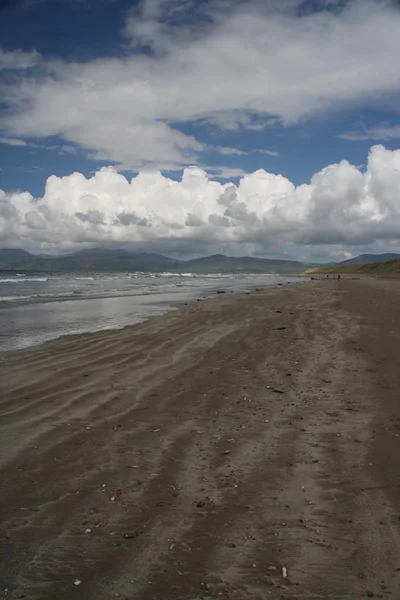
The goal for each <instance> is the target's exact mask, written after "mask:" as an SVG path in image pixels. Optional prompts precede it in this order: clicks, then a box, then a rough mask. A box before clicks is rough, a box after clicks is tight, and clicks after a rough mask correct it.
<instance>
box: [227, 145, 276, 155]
mask: <svg viewBox="0 0 400 600" xmlns="http://www.w3.org/2000/svg"><path fill="white" fill-rule="evenodd" d="M216 150H217V152H219V154H224V155H225V156H245V155H246V154H268V155H269V156H279V152H277V151H276V150H262V149H260V150H258V149H254V150H247V151H245V150H239V148H230V147H229V146H228V147H226V146H219V147H218V148H216Z"/></svg>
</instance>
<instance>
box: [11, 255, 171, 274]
mask: <svg viewBox="0 0 400 600" xmlns="http://www.w3.org/2000/svg"><path fill="white" fill-rule="evenodd" d="M177 264H180V261H177V260H174V259H172V258H168V257H166V256H161V255H159V254H146V253H138V254H130V253H126V254H122V255H120V254H117V255H115V256H113V255H112V254H111V255H109V256H107V255H104V253H102V252H101V253H99V254H97V253H94V255H92V254H87V255H86V254H84V255H81V254H73V255H69V256H54V257H52V256H46V257H30V258H29V260H24V261H22V262H19V263H13V264H11V265H9V266H8V267H7V269H8V270H14V271H15V270H19V271H45V272H47V273H54V272H57V273H62V272H77V271H86V272H87V271H97V272H106V273H109V272H121V271H122V272H135V271H143V272H152V271H154V272H160V271H166V270H171V269H172V268H174V267H175V266H176V265H177ZM3 268H4V267H3Z"/></svg>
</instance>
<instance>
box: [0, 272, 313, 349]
mask: <svg viewBox="0 0 400 600" xmlns="http://www.w3.org/2000/svg"><path fill="white" fill-rule="evenodd" d="M305 283H311V280H310V279H309V278H307V281H286V282H284V283H277V284H272V285H269V286H263V285H260V284H259V285H258V286H255V285H253V284H252V285H251V286H249V288H248V291H233V290H232V291H231V290H224V291H220V290H218V289H217V288H216V289H215V290H214V289H213V290H204V291H203V292H202V294H204V295H201V296H199V297H198V298H196V299H195V298H185V299H180V300H179V299H175V300H160V301H159V302H157V301H156V300H155V301H154V303H152V304H151V307H152V308H153V309H157V308H160V310H161V312H160V313H158V314H155V315H154V314H153V315H152V314H149V315H147V316H146V315H145V316H138V317H137V319H138V320H137V321H136V322H133V323H131V324H126V325H121V326H110V327H105V328H102V329H95V330H83V331H82V332H80V333H63V334H60V335H57V334H56V335H55V336H54V337H51V338H49V339H47V340H43V341H41V342H38V343H32V344H29V345H27V346H26V347H22V348H15V349H8V350H7V349H6V350H2V349H1V348H0V360H1V356H2V355H4V354H7V353H10V352H26V351H30V350H34V349H35V348H39V347H41V346H43V345H46V344H54V343H57V341H61V340H63V339H64V338H75V339H77V340H78V341H79V340H80V339H81V338H82V336H87V335H88V336H89V335H94V334H102V333H103V332H117V331H123V330H124V329H126V328H130V327H136V326H137V325H140V324H141V323H144V322H147V321H148V320H149V319H154V318H159V317H163V316H165V315H167V314H168V313H170V312H173V311H180V310H182V309H183V308H184V307H185V306H187V305H189V304H192V303H193V304H196V303H197V302H203V301H210V300H221V299H222V298H223V297H230V296H235V297H236V296H245V295H246V294H249V293H253V292H255V291H266V290H274V289H279V288H281V287H283V288H285V287H287V286H289V285H296V284H305ZM221 287H222V286H221ZM157 295H159V296H164V297H165V296H166V295H168V294H166V293H165V292H159V294H157V293H152V292H149V293H145V294H137V295H128V294H126V295H123V296H121V295H118V296H98V297H95V296H93V297H89V298H82V297H80V298H79V297H76V298H73V297H71V298H65V300H64V299H61V302H66V301H69V300H71V301H82V300H88V301H90V300H96V299H98V300H102V299H109V298H111V299H113V298H114V299H115V298H121V297H123V298H128V297H129V298H137V299H140V298H142V297H148V296H154V297H156V296H157ZM58 301H60V300H59V298H57V299H54V300H50V301H49V302H50V303H56V302H58ZM47 302H48V301H47V300H46V302H43V304H47ZM28 304H29V305H35V304H41V303H40V302H37V303H36V302H33V303H32V302H29V303H28ZM26 305H27V304H25V303H24V302H21V303H18V305H17V307H18V308H19V307H23V306H26ZM163 305H165V306H164V307H163V308H161V307H162V306H163ZM1 307H2V303H1V302H0V308H1ZM3 308H7V303H6V302H4V303H3Z"/></svg>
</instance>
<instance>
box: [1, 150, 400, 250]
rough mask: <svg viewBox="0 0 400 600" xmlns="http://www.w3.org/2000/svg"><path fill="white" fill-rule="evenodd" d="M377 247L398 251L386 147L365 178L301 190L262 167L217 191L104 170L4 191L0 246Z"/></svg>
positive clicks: (395, 154) (397, 156)
mask: <svg viewBox="0 0 400 600" xmlns="http://www.w3.org/2000/svg"><path fill="white" fill-rule="evenodd" d="M374 244H377V245H379V244H384V245H387V246H390V245H392V244H397V245H400V150H395V151H390V150H387V149H385V148H384V147H383V146H373V147H372V148H371V151H370V154H369V158H368V167H367V169H366V171H365V173H362V172H360V171H359V170H358V169H357V168H356V167H355V166H353V165H351V164H350V163H348V162H347V161H342V162H340V163H338V164H333V165H329V166H327V167H326V168H324V169H323V170H322V171H320V172H318V173H316V174H315V175H314V176H313V177H312V179H311V181H310V183H309V184H304V185H300V186H298V187H296V186H295V185H293V183H292V182H290V181H289V180H288V179H286V178H285V177H283V176H282V175H275V174H272V173H267V172H266V171H265V170H262V169H261V170H258V171H255V172H254V173H251V174H247V175H245V176H243V177H242V178H241V180H240V182H239V183H238V185H234V184H232V183H227V184H224V185H223V184H221V183H219V182H217V181H213V180H211V179H210V178H209V177H208V176H207V173H206V172H205V171H204V170H203V169H201V168H198V167H189V168H187V169H185V171H184V172H183V175H182V178H181V180H179V181H174V180H172V179H169V178H167V177H165V176H163V175H162V174H161V173H160V172H142V173H140V174H139V175H137V176H136V177H134V178H133V179H132V180H131V181H129V180H128V179H126V178H125V177H124V176H123V175H121V174H119V173H117V172H116V170H115V168H113V167H107V168H102V169H100V170H99V171H98V172H97V173H96V174H95V175H94V176H93V177H91V178H90V179H87V178H85V177H84V175H82V174H81V173H73V174H72V175H69V176H66V177H62V178H59V177H56V176H51V177H49V179H48V180H47V183H46V187H45V193H44V196H43V197H42V198H33V197H32V196H31V195H30V194H29V192H19V193H14V194H6V193H5V192H2V191H0V246H14V247H17V246H20V247H24V248H27V249H31V250H40V249H41V250H46V251H49V250H50V251H52V250H53V251H54V250H58V251H61V250H64V251H66V250H72V249H77V248H81V247H87V246H91V245H92V246H94V245H113V246H130V245H133V246H134V247H137V248H142V249H154V248H157V249H158V250H160V251H167V252H181V253H184V252H193V251H195V252H198V253H201V252H203V253H209V250H210V248H230V249H234V250H236V251H240V250H241V249H243V248H244V249H245V252H243V253H246V252H249V251H250V252H251V251H254V252H261V253H266V254H268V253H271V252H273V253H277V252H281V253H289V254H290V252H291V251H292V250H293V248H299V247H306V248H308V249H309V248H310V247H312V246H317V247H325V248H329V247H332V248H338V247H344V246H357V245H358V246H366V245H370V246H371V245H374ZM308 251H310V250H308ZM328 252H329V251H328Z"/></svg>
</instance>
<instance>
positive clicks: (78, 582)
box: [74, 579, 82, 586]
mask: <svg viewBox="0 0 400 600" xmlns="http://www.w3.org/2000/svg"><path fill="white" fill-rule="evenodd" d="M81 583H82V581H80V580H79V579H75V581H74V585H76V586H78V585H81Z"/></svg>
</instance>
